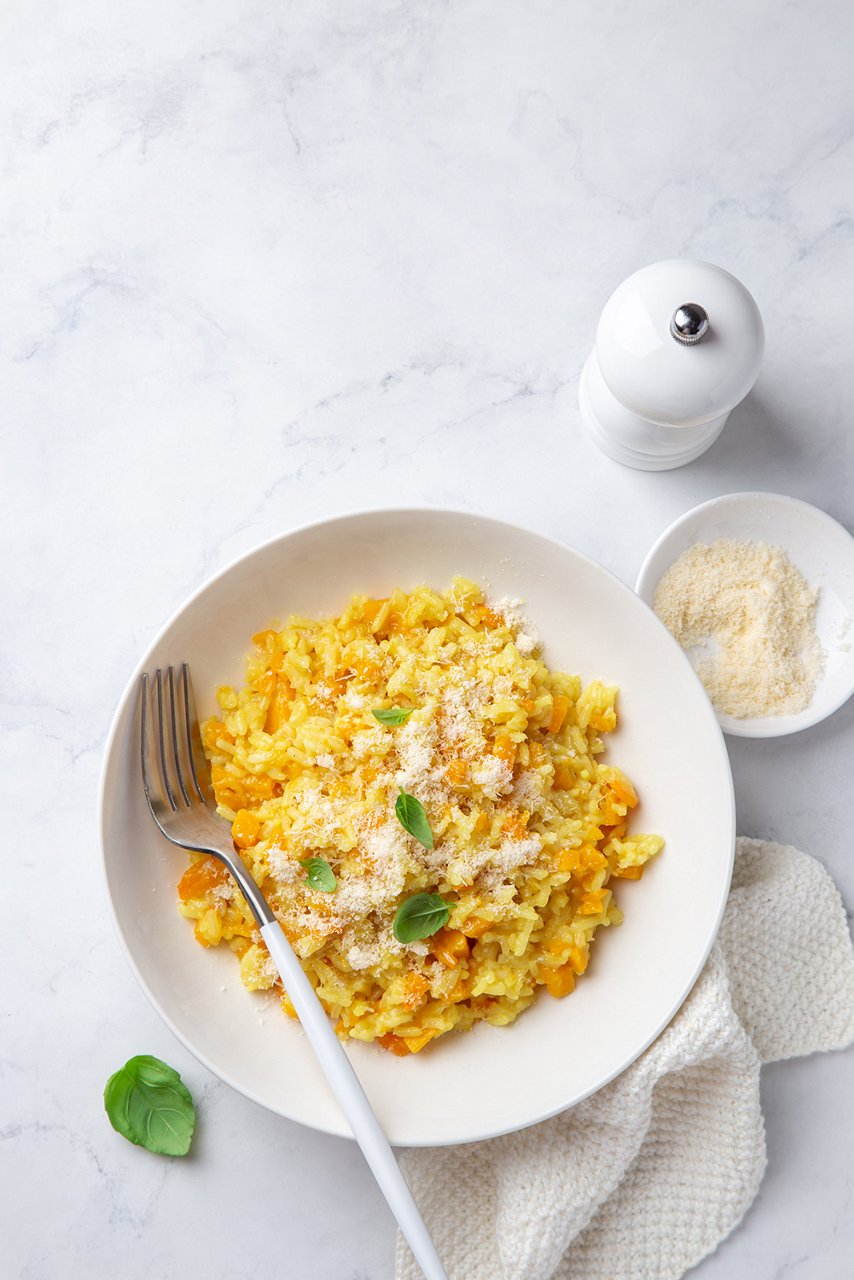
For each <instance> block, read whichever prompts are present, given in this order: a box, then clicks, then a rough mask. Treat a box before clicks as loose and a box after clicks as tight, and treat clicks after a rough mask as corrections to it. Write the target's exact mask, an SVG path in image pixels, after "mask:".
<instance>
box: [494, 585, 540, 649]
mask: <svg viewBox="0 0 854 1280" xmlns="http://www.w3.org/2000/svg"><path fill="white" fill-rule="evenodd" d="M523 603H524V601H522V600H519V599H517V598H516V597H515V596H504V597H503V598H502V599H501V600H499V601H498V604H497V605H496V606H495V608H496V611H497V612H498V613H500V614H501V615H502V617H503V618H504V621H505V622H506V623H507V625H508V627H512V628H513V629H514V630H515V631H516V648H517V649H518V650H519V652H520V653H521V654H522V656H523V657H526V658H527V657H530V655H531V654H532V653H533V652H534V650H535V649H539V648H540V646H541V644H542V640H541V639H540V634H539V632H538V631H537V628H536V627H535V626H534V625H533V624H532V623H531V622H529V621H528V619H527V618H526V617H525V615H524V613H523V612H522V605H523Z"/></svg>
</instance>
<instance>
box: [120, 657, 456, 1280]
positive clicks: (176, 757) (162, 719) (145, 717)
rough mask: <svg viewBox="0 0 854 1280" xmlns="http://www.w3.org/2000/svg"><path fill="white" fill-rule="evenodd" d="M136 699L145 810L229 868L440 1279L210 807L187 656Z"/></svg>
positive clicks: (332, 1037) (348, 1072)
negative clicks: (148, 810) (177, 674)
mask: <svg viewBox="0 0 854 1280" xmlns="http://www.w3.org/2000/svg"><path fill="white" fill-rule="evenodd" d="M140 704H141V707H140V755H141V759H142V785H143V788H144V790H145V798H146V800H147V801H148V807H149V809H150V810H151V816H152V817H153V818H154V821H155V822H156V823H157V825H158V827H159V828H160V830H161V831H162V833H163V835H164V836H166V838H167V840H171V841H172V843H173V844H177V845H179V846H180V847H181V848H182V849H193V850H195V851H196V852H198V853H209V854H212V855H213V856H214V857H215V858H219V860H220V861H221V862H222V863H224V864H225V866H226V867H227V868H228V870H229V871H230V872H231V875H232V876H233V877H234V879H235V881H236V882H237V886H238V888H239V889H240V892H241V893H242V894H243V896H244V898H245V899H246V901H247V903H248V904H249V909H250V910H251V912H252V914H253V916H254V917H255V919H256V921H257V923H258V927H259V929H260V930H261V936H262V938H263V939H264V942H265V943H266V944H267V949H268V951H269V952H270V955H271V957H272V959H273V963H274V964H275V966H276V968H277V969H278V971H279V974H280V976H281V979H282V982H283V984H284V987H285V990H286V991H287V993H288V996H289V998H290V1001H291V1004H292V1005H293V1007H294V1009H295V1010H296V1013H297V1015H298V1017H299V1020H300V1023H301V1024H302V1028H303V1030H304V1032H305V1034H306V1036H307V1037H308V1040H309V1042H310V1044H311V1047H312V1049H313V1050H314V1052H315V1054H316V1055H317V1058H318V1061H319V1062H320V1065H321V1067H322V1069H323V1072H324V1074H325V1076H326V1079H327V1081H328V1082H329V1086H330V1088H331V1089H332V1092H333V1093H334V1095H335V1097H336V1099H337V1101H338V1103H339V1105H340V1107H341V1110H342V1111H343V1112H344V1115H345V1116H346V1117H347V1120H348V1122H349V1124H350V1128H351V1129H352V1130H353V1136H354V1137H355V1139H356V1141H357V1142H358V1144H359V1146H360V1147H361V1149H362V1154H363V1155H364V1157H365V1159H366V1160H367V1162H368V1165H369V1166H370V1169H371V1172H372V1173H373V1175H374V1177H375V1178H376V1180H377V1183H378V1185H379V1188H380V1190H381V1191H382V1193H383V1195H384V1196H385V1198H386V1201H387V1202H388V1205H389V1208H390V1209H391V1211H392V1213H393V1214H394V1216H395V1218H396V1219H397V1221H398V1224H399V1226H400V1229H401V1231H402V1232H403V1234H404V1236H405V1238H406V1240H407V1242H408V1244H409V1247H410V1249H411V1250H412V1253H413V1255H414V1256H415V1259H416V1261H417V1262H418V1265H419V1266H420V1267H421V1270H422V1271H423V1272H424V1275H425V1276H426V1277H427V1280H448V1277H447V1273H446V1272H445V1269H444V1267H443V1266H442V1263H441V1261H440V1260H439V1255H438V1253H437V1252H436V1249H435V1246H434V1244H433V1241H432V1240H431V1239H430V1235H429V1233H428V1231H427V1228H426V1226H425V1225H424V1222H423V1220H422V1218H421V1215H420V1213H419V1212H418V1207H417V1205H416V1204H415V1201H414V1200H413V1198H412V1192H411V1191H410V1190H409V1187H408V1185H407V1183H406V1179H405V1178H404V1176H403V1174H402V1172H401V1170H400V1166H399V1165H398V1163H397V1160H396V1159H395V1157H394V1153H393V1152H392V1149H391V1147H390V1146H389V1141H388V1138H387V1137H386V1135H385V1133H384V1132H383V1129H382V1126H381V1125H380V1122H379V1120H378V1119H377V1117H376V1115H375V1113H374V1111H373V1108H372V1107H371V1104H370V1102H369V1101H368V1099H367V1097H366V1095H365V1091H364V1090H363V1088H362V1086H361V1084H360V1083H359V1078H358V1076H357V1075H356V1073H355V1071H354V1070H353V1067H352V1066H351V1064H350V1059H349V1058H348V1057H347V1055H346V1053H345V1052H344V1048H343V1046H342V1044H341V1042H340V1040H339V1039H338V1037H337V1035H336V1034H335V1032H334V1030H333V1029H332V1024H331V1023H330V1021H329V1018H328V1017H327V1016H326V1012H325V1010H324V1009H323V1007H322V1005H321V1003H320V1001H319V1000H318V998H317V996H316V995H315V992H314V988H313V987H312V985H311V982H310V981H309V979H308V977H307V975H306V974H305V972H304V970H303V967H302V965H301V964H300V962H299V960H298V959H297V957H296V955H295V953H294V951H293V949H292V947H291V945H290V943H289V942H288V940H287V938H286V937H285V934H284V932H283V930H282V926H281V925H280V924H279V922H278V920H277V919H276V917H275V915H274V914H273V911H272V909H271V908H270V904H269V903H268V902H267V899H266V898H265V897H264V895H263V893H262V892H261V890H260V888H259V887H258V885H257V884H256V882H255V880H254V879H253V877H252V876H251V874H250V873H249V870H248V868H247V867H246V864H245V863H244V861H243V859H242V858H241V857H240V855H239V854H238V853H237V851H236V849H235V846H234V843H233V841H232V839H231V832H230V830H229V828H228V826H227V824H226V823H225V822H224V821H223V819H222V818H220V817H219V816H218V815H217V813H216V811H215V804H216V801H215V799H214V794H213V787H212V785H211V778H210V770H209V768H208V763H207V760H206V759H205V754H204V751H203V749H202V740H201V733H200V730H199V721H198V716H197V715H196V705H195V699H194V697H193V687H192V683H191V681H190V669H189V667H188V665H187V663H186V662H185V663H183V664H182V665H181V669H180V675H179V676H178V678H177V679H176V677H175V672H174V670H173V668H172V667H171V666H170V667H167V668H166V672H165V675H164V673H163V672H162V671H161V670H160V668H158V669H157V671H156V672H155V675H154V678H153V680H151V679H149V676H148V675H147V674H144V675H143V677H142V682H141V687H140ZM152 722H153V724H152Z"/></svg>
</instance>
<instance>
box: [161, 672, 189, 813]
mask: <svg viewBox="0 0 854 1280" xmlns="http://www.w3.org/2000/svg"><path fill="white" fill-rule="evenodd" d="M166 693H167V694H168V698H167V701H168V703H169V729H170V732H171V735H172V755H173V757H174V760H175V773H176V775H177V777H178V786H179V787H180V789H181V795H182V796H183V797H184V804H189V803H190V797H189V795H188V793H187V788H186V787H185V786H184V770H183V769H182V767H181V747H180V744H179V741H178V716H177V715H176V708H175V671H174V669H173V668H172V667H167V668H166Z"/></svg>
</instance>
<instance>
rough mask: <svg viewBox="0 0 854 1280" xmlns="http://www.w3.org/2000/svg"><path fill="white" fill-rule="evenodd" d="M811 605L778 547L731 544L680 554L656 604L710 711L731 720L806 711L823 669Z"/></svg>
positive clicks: (814, 599) (724, 541) (814, 597)
mask: <svg viewBox="0 0 854 1280" xmlns="http://www.w3.org/2000/svg"><path fill="white" fill-rule="evenodd" d="M817 603H818V592H817V591H813V590H812V588H811V587H810V586H809V584H808V583H807V581H806V579H805V578H804V576H803V574H802V573H800V571H799V570H798V569H797V568H796V567H795V565H793V564H792V562H791V560H790V559H789V557H788V556H787V555H786V553H785V551H783V550H782V549H781V548H780V547H772V546H768V545H766V544H765V543H764V542H736V541H735V540H734V539H731V538H719V539H717V541H715V542H712V543H709V544H705V543H698V544H697V545H696V546H693V547H689V548H688V549H687V551H683V553H682V555H681V556H680V557H679V559H678V560H676V561H675V563H674V564H672V565H671V566H670V568H669V569H668V570H667V572H666V573H665V574H663V576H662V578H661V581H660V582H659V584H658V586H657V587H656V591H655V601H654V605H655V612H656V613H657V614H658V616H659V618H661V621H662V622H663V623H664V625H665V626H666V627H667V629H668V630H669V631H670V632H672V634H673V635H674V636H675V638H676V639H677V640H678V641H679V644H680V645H681V646H682V648H683V649H685V650H686V651H687V652H688V655H689V657H690V658H691V660H692V662H693V665H694V667H695V670H696V672H697V674H698V676H699V677H700V679H701V680H702V682H703V684H704V685H705V688H706V691H707V693H708V694H709V697H710V698H711V700H712V702H713V703H714V705H715V707H716V709H717V710H718V711H722V712H724V713H725V714H726V715H731V716H734V717H736V718H737V719H743V718H745V717H747V716H782V715H793V714H795V713H797V712H798V711H803V710H804V708H805V707H807V706H809V704H810V702H811V700H812V696H813V693H814V692H815V685H816V680H817V679H818V677H819V676H820V675H821V671H822V668H823V665H824V653H823V651H822V648H821V645H820V644H819V641H818V637H817V636H816V632H815V611H816V605H817Z"/></svg>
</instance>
